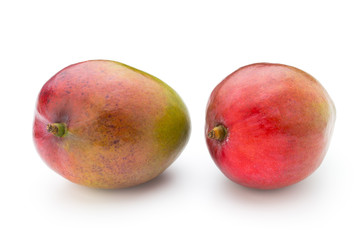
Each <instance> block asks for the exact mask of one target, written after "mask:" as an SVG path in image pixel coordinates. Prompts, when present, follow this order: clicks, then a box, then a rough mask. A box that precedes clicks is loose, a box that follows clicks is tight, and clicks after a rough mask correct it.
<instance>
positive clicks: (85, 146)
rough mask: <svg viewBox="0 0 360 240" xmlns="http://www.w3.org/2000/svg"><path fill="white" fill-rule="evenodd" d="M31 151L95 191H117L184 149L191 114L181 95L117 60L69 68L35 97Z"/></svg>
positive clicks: (155, 170) (157, 169) (152, 174)
mask: <svg viewBox="0 0 360 240" xmlns="http://www.w3.org/2000/svg"><path fill="white" fill-rule="evenodd" d="M33 130H34V132H33V136H34V141H35V145H36V148H37V150H38V152H39V154H40V155H41V157H42V158H43V159H44V161H45V162H46V163H47V164H48V166H49V167H50V168H52V169H53V170H55V171H56V172H57V173H59V174H60V175H62V176H63V177H65V178H67V179H68V180H70V181H72V182H74V183H78V184H81V185H86V186H89V187H95V188H123V187H130V186H135V185H138V184H141V183H144V182H147V181H149V180H151V179H153V178H155V177H156V176H158V175H159V174H161V173H162V172H163V171H164V170H165V169H166V168H167V167H168V166H169V165H170V164H171V163H173V162H174V161H175V159H176V158H177V157H178V155H179V154H180V153H181V151H182V150H183V148H184V147H185V145H186V143H187V141H188V138H189V134H190V118H189V115H188V111H187V109H186V106H185V105H184V103H183V101H182V100H181V98H180V97H179V95H178V94H177V93H176V92H175V91H174V90H173V89H172V88H170V87H169V86H168V85H166V84H165V83H164V82H162V81H161V80H159V79H157V78H156V77H154V76H151V75H149V74H147V73H145V72H142V71H140V70H137V69H135V68H132V67H130V66H127V65H125V64H122V63H118V62H114V61H108V60H92V61H86V62H81V63H77V64H74V65H71V66H68V67H66V68H64V69H63V70H61V71H60V72H58V73H57V74H56V75H55V76H54V77H52V78H51V79H50V80H49V81H48V82H47V83H46V84H45V85H44V86H43V88H42V89H41V92H40V94H39V97H38V101H37V105H36V113H35V121H34V128H33Z"/></svg>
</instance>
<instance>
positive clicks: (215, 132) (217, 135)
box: [207, 124, 227, 142]
mask: <svg viewBox="0 0 360 240" xmlns="http://www.w3.org/2000/svg"><path fill="white" fill-rule="evenodd" d="M207 136H208V138H210V139H215V140H218V141H220V142H221V141H223V140H225V138H226V136H227V129H226V128H225V127H224V125H221V124H220V125H217V126H216V127H214V128H213V129H212V130H211V131H210V132H209V133H208V135H207Z"/></svg>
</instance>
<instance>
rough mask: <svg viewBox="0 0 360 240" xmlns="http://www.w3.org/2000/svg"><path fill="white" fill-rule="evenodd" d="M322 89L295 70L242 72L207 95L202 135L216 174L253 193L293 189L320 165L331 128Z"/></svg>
mask: <svg viewBox="0 0 360 240" xmlns="http://www.w3.org/2000/svg"><path fill="white" fill-rule="evenodd" d="M335 115H336V114H335V106H334V103H333V101H332V100H331V98H330V96H329V94H328V93H327V92H326V90H325V89H324V87H323V86H322V85H321V84H320V83H319V82H318V81H317V80H316V79H315V78H314V77H312V76H311V75H309V74H308V73H306V72H304V71H302V70H300V69H297V68H295V67H291V66H287V65H283V64H272V63H256V64H251V65H248V66H245V67H242V68H240V69H238V70H236V71H235V72H233V73H232V74H230V75H229V76H228V77H226V78H225V79H224V80H223V81H222V82H220V83H219V84H218V85H217V86H216V88H215V89H214V90H213V92H212V93H211V96H210V99H209V101H208V106H207V112H206V126H205V136H206V142H207V146H208V149H209V152H210V154H211V156H212V158H213V160H214V161H215V163H216V165H217V166H218V167H219V169H220V170H221V171H222V172H223V173H224V174H225V175H226V176H227V177H228V178H229V179H231V180H232V181H234V182H236V183H239V184H241V185H244V186H247V187H251V188H258V189H275V188H281V187H285V186H289V185H292V184H295V183H297V182H299V181H301V180H303V179H305V178H306V177H308V176H309V175H310V174H312V173H313V172H314V171H315V170H316V169H317V168H318V167H319V166H320V164H321V162H322V161H323V159H324V157H325V154H326V152H327V149H328V147H329V144H330V139H331V136H332V132H333V129H334V123H335Z"/></svg>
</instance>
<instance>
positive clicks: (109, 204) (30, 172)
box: [0, 0, 360, 240]
mask: <svg viewBox="0 0 360 240" xmlns="http://www.w3.org/2000/svg"><path fill="white" fill-rule="evenodd" d="M357 2H358V1H346V0H343V1H331V0H328V1H314V0H311V1H305V0H302V1H274V0H272V1H256V0H251V1H225V0H223V1H211V0H208V1H196V0H193V1H155V0H152V1H134V0H133V1H91V0H88V1H75V0H72V1H36V0H32V1H1V3H0V26H1V28H0V33H1V35H2V36H1V38H0V43H1V44H0V61H1V65H0V81H1V85H0V86H1V94H0V100H1V101H0V104H1V119H0V121H1V123H0V127H1V130H0V131H1V135H0V139H1V144H0V149H1V152H0V153H1V155H0V159H1V164H0V167H1V168H0V170H1V174H0V184H1V197H0V202H1V204H0V220H1V224H0V239H87V240H88V239H210V238H211V239H329V238H330V237H331V239H359V238H360V233H359V231H360V230H359V215H360V207H359V204H360V188H359V184H360V174H359V171H360V170H359V169H360V157H359V134H360V131H359V130H360V129H359V123H360V114H359V110H360V108H359V103H360V97H359V95H360V94H359V91H360V84H359V82H360V77H359V70H360V64H359V63H360V58H359V55H360V47H359V44H360V35H359V32H360V31H359V30H360V27H359V25H360V14H359V6H358V5H356V4H357ZM89 59H111V60H116V61H120V62H123V63H126V64H129V65H131V66H134V67H136V68H139V69H141V70H143V71H146V72H149V73H150V74H153V75H155V76H157V77H159V78H160V79H162V80H163V81H165V82H166V83H168V84H169V85H170V86H172V87H173V88H174V89H175V90H176V91H177V92H178V93H179V94H180V95H181V97H182V98H183V100H184V102H185V103H186V104H187V106H188V109H189V112H190V115H191V119H192V134H191V138H190V141H189V143H188V145H187V147H186V148H185V150H184V151H183V153H182V155H181V156H180V157H179V158H178V159H177V160H176V161H175V163H174V164H173V165H171V167H170V168H168V169H167V170H166V172H165V173H164V174H162V175H161V176H160V177H158V178H157V179H155V180H153V181H151V182H149V183H147V184H143V185H141V186H138V187H134V188H130V189H122V190H94V189H89V188H86V187H82V186H78V185H75V184H73V183H70V182H68V181H67V180H65V179H64V178H62V177H61V176H59V175H57V174H56V173H54V172H53V171H52V170H50V169H49V168H48V167H47V166H46V165H45V164H44V163H43V161H42V160H41V159H40V157H39V156H38V154H37V152H36V150H35V147H34V145H33V141H32V135H31V133H32V123H33V117H34V116H33V115H34V107H35V101H36V97H37V94H38V92H39V91H40V89H41V87H42V85H43V84H44V83H45V82H46V81H47V80H48V79H49V78H50V77H51V76H52V75H54V74H55V73H56V72H57V71H59V70H61V69H62V68H64V67H66V66H67V65H69V64H72V63H76V62H80V61H84V60H89ZM255 62H276V63H284V64H288V65H293V66H295V67H298V68H300V69H303V70H305V71H307V72H308V73H310V74H311V75H313V76H315V77H316V78H317V79H318V80H319V81H320V82H321V83H322V85H323V86H324V87H325V88H326V89H327V90H328V92H329V94H330V95H331V97H332V98H333V100H334V102H335V105H336V108H337V122H336V125H335V132H334V135H333V139H332V142H331V145H330V149H329V151H328V154H327V156H326V158H325V159H324V162H323V164H322V165H321V167H320V168H319V169H318V170H317V171H316V172H315V173H314V174H313V175H311V176H310V177H309V178H307V179H306V180H304V181H302V182H301V183H298V184H296V185H293V186H291V187H287V188H284V189H280V190H274V191H259V190H251V189H247V188H244V187H241V186H239V185H236V184H235V183H232V182H231V181H230V180H228V179H227V178H226V177H225V176H224V175H223V174H222V173H221V172H220V171H219V170H218V169H217V167H216V166H215V164H214V163H213V161H212V160H211V158H210V155H209V154H208V150H207V147H206V145H205V140H204V136H203V129H204V118H205V108H206V103H207V99H208V97H209V95H210V93H211V91H212V89H213V88H214V87H215V86H216V85H217V84H218V83H219V82H220V81H221V80H222V79H223V78H225V77H226V76H227V75H228V74H230V73H231V72H233V71H234V70H236V69H237V68H239V67H241V66H244V65H247V64H250V63H255Z"/></svg>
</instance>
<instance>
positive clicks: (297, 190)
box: [221, 176, 321, 208]
mask: <svg viewBox="0 0 360 240" xmlns="http://www.w3.org/2000/svg"><path fill="white" fill-rule="evenodd" d="M221 189H222V193H223V194H224V195H225V196H224V197H225V198H226V199H227V200H228V201H231V202H235V203H237V204H239V203H240V204H242V205H247V206H253V207H265V208H267V207H284V206H294V205H297V204H303V203H304V202H307V201H309V200H311V199H313V198H316V196H318V195H319V194H321V191H320V190H321V182H320V181H319V178H317V177H316V176H313V177H310V178H308V179H305V180H303V181H302V182H299V183H296V184H294V185H291V186H288V187H284V188H280V189H272V190H260V189H252V188H248V187H244V186H241V185H239V184H236V183H234V182H232V181H230V180H228V179H223V181H222V183H221Z"/></svg>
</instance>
